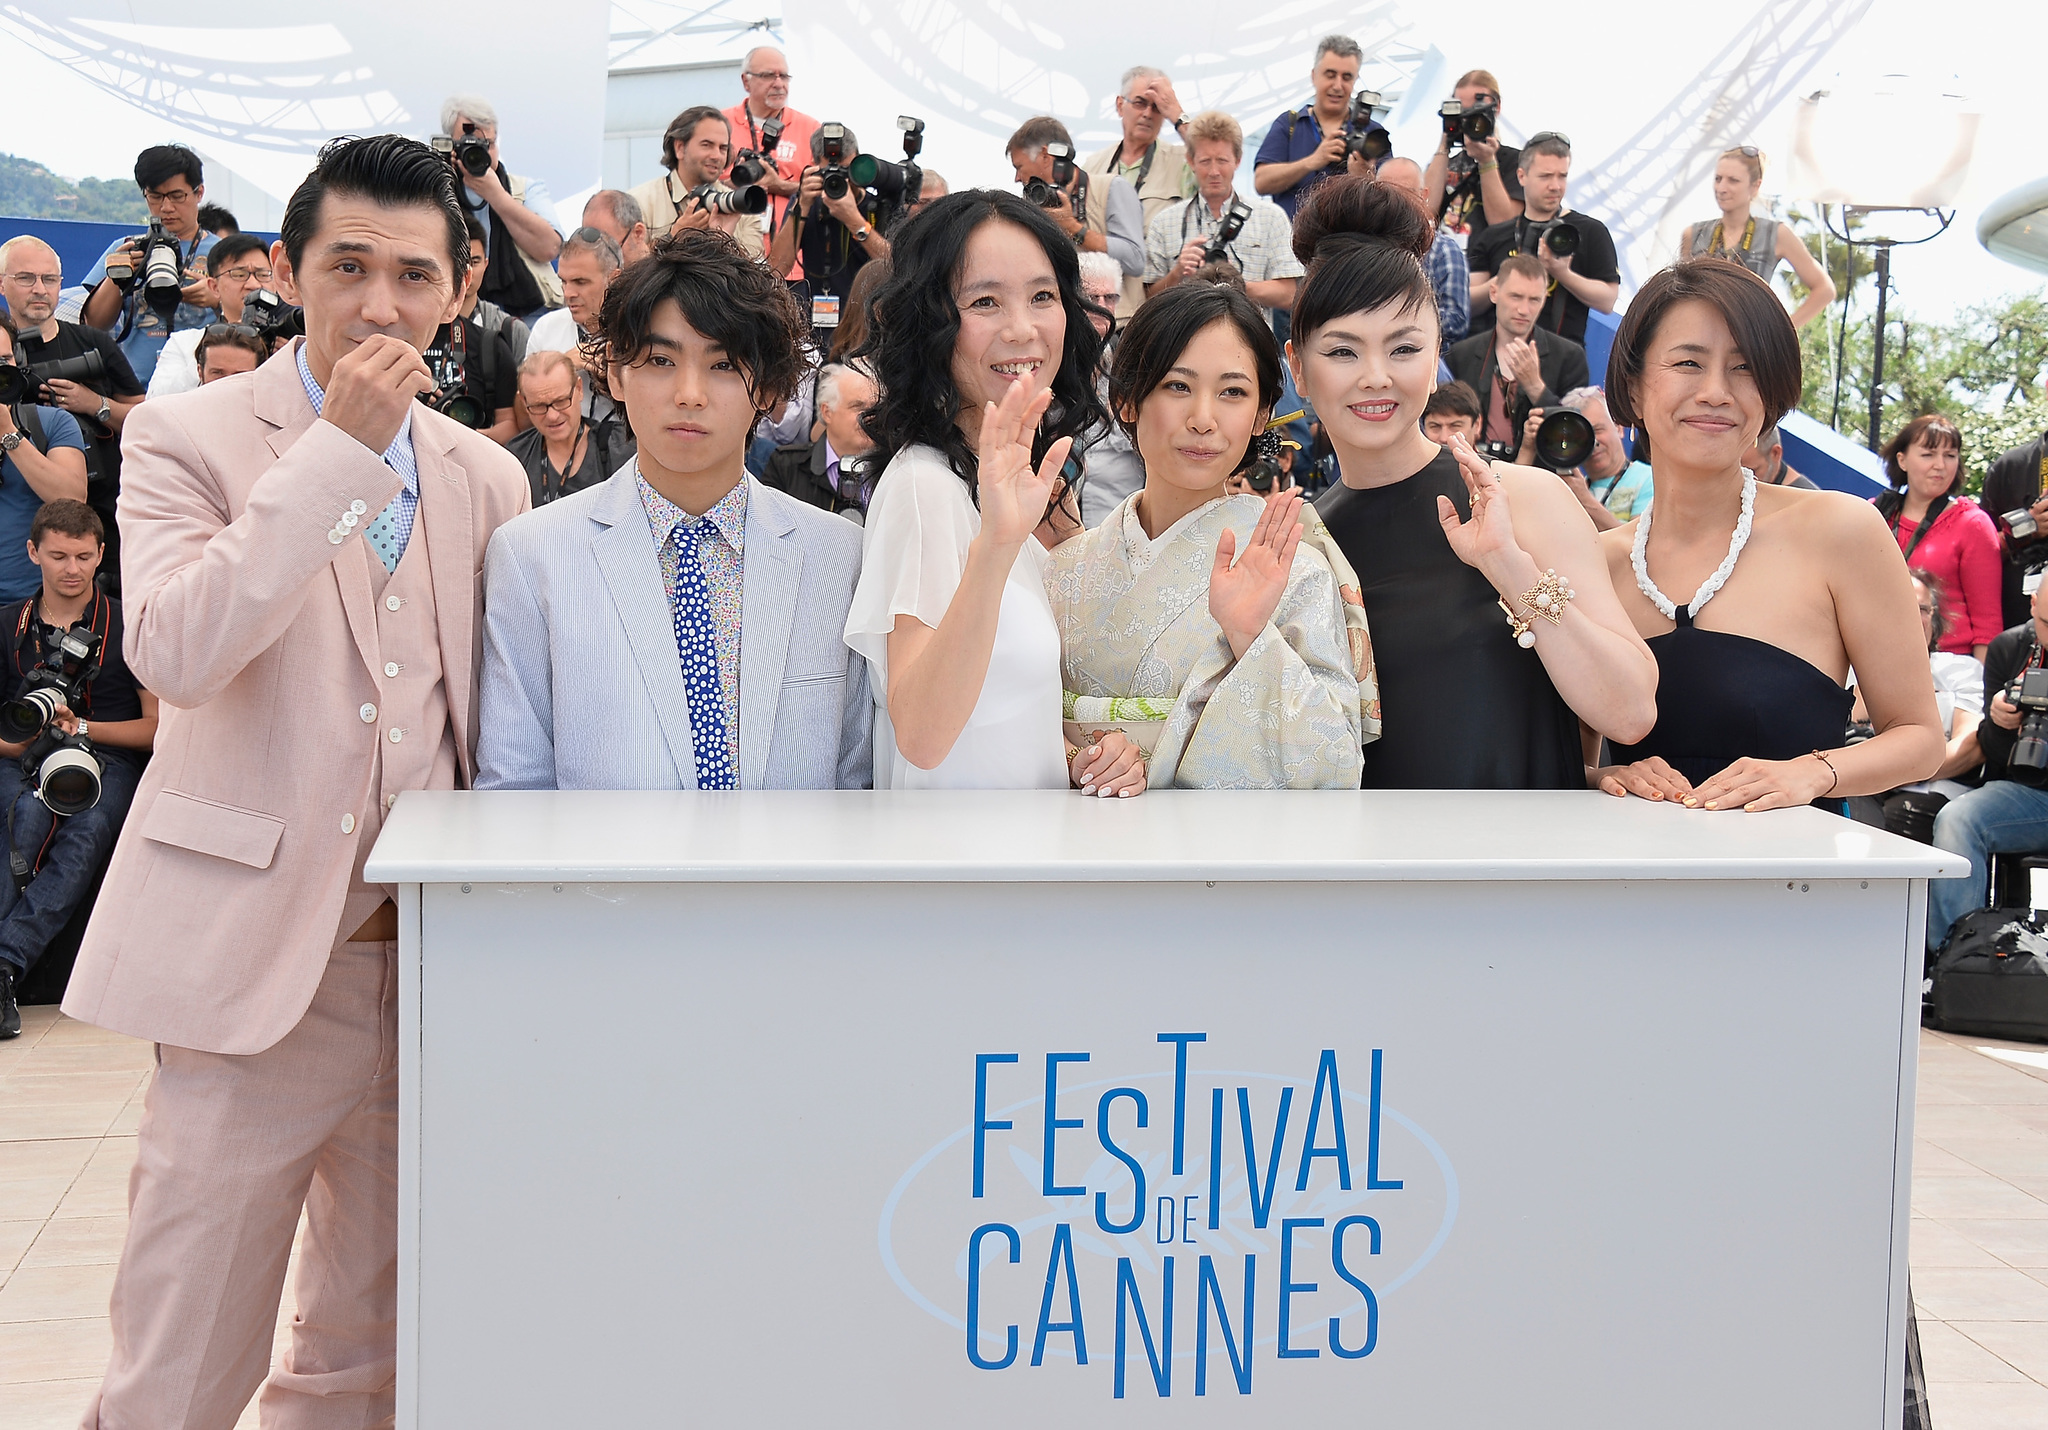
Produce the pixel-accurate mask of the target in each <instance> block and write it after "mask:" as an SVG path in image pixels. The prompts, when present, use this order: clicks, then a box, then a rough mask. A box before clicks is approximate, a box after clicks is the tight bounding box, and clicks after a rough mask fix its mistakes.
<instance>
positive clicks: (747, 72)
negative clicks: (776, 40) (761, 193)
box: [723, 45, 818, 228]
mask: <svg viewBox="0 0 2048 1430" xmlns="http://www.w3.org/2000/svg"><path fill="white" fill-rule="evenodd" d="M793 78H794V76H793V75H791V74H790V72H789V57H788V56H787V55H785V54H783V53H782V51H781V50H778V49H776V48H775V46H773V45H756V46H754V48H753V49H751V50H748V51H747V58H746V62H745V66H744V68H742V69H741V70H740V87H741V88H742V89H744V90H745V91H746V95H747V97H746V98H745V99H743V100H741V101H740V102H739V103H738V104H735V105H734V106H733V107H732V108H730V109H727V110H724V111H723V113H724V115H725V118H726V122H727V123H728V124H729V125H731V127H732V137H733V157H734V158H735V159H738V158H739V157H740V154H741V153H742V152H752V153H753V154H755V155H757V156H758V157H759V158H760V160H761V164H762V169H763V173H762V174H761V176H760V177H759V178H757V179H753V180H750V182H753V183H758V184H759V185H760V186H761V187H762V188H764V189H766V190H767V191H768V194H769V198H770V200H771V207H770V210H769V212H768V213H767V214H766V215H765V222H764V227H765V228H774V227H775V226H777V225H778V224H780V223H781V222H782V221H783V220H784V219H785V218H787V217H788V215H789V206H790V200H792V199H794V198H795V197H796V191H797V185H798V183H799V182H800V181H801V180H802V178H803V172H804V159H803V156H804V155H806V154H809V153H811V152H812V150H811V135H812V134H814V133H816V132H817V128H818V121H817V120H815V119H813V118H811V116H810V115H808V114H805V113H804V112H802V111H801V110H797V109H791V108H790V107H789V82H790V80H791V79H793ZM734 182H735V183H738V182H739V181H738V180H734Z"/></svg>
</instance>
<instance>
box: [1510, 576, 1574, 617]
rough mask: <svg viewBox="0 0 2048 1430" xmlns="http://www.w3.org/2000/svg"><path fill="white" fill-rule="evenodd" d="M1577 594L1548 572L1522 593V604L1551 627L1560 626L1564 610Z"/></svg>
mask: <svg viewBox="0 0 2048 1430" xmlns="http://www.w3.org/2000/svg"><path fill="white" fill-rule="evenodd" d="M1578 594H1579V593H1578V592H1576V591H1574V590H1573V589H1572V588H1571V586H1570V585H1568V584H1567V583H1566V581H1565V579H1564V578H1563V577H1562V576H1560V575H1558V574H1557V572H1556V571H1554V570H1549V571H1545V572H1544V573H1543V579H1542V580H1540V581H1538V582H1537V583H1536V584H1535V585H1533V586H1531V587H1530V588H1529V589H1528V590H1526V591H1524V592H1523V593H1522V604H1523V605H1525V606H1527V607H1528V608H1529V609H1530V610H1532V611H1534V612H1535V613H1536V614H1537V615H1539V616H1542V617H1543V618H1544V619H1545V620H1547V621H1549V622H1550V623H1551V624H1552V625H1553V626H1555V625H1562V624H1563V623H1564V608H1565V607H1566V606H1567V605H1569V604H1571V601H1572V598H1573V597H1574V596H1576V595H1578Z"/></svg>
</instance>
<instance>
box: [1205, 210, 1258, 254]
mask: <svg viewBox="0 0 2048 1430" xmlns="http://www.w3.org/2000/svg"><path fill="white" fill-rule="evenodd" d="M1249 217H1251V212H1250V210H1248V209H1246V208H1245V207H1244V206H1243V205H1241V204H1235V203H1234V204H1232V205H1231V206H1230V208H1229V209H1228V210H1227V211H1226V212H1225V213H1224V215H1223V222H1222V223H1220V224H1218V225H1217V226H1216V236H1215V237H1214V238H1212V239H1210V240H1209V244H1208V246H1207V247H1206V248H1204V249H1203V250H1202V262H1204V263H1214V262H1215V261H1216V260H1217V259H1219V258H1228V257H1229V256H1230V245H1231V244H1233V243H1236V242H1237V236H1238V235H1239V234H1241V233H1243V232H1244V221H1245V220H1246V219H1247V218H1249Z"/></svg>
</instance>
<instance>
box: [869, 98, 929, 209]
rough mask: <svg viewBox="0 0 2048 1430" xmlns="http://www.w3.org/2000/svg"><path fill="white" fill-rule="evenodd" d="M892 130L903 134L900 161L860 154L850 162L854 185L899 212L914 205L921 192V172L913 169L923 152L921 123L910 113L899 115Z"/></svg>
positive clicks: (922, 178) (922, 182)
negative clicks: (900, 131)
mask: <svg viewBox="0 0 2048 1430" xmlns="http://www.w3.org/2000/svg"><path fill="white" fill-rule="evenodd" d="M896 127H897V128H898V129H900V130H902V131H903V162H902V163H900V164H892V163H890V162H889V161H888V160H887V159H878V158H876V157H875V156H874V155H873V154H861V155H858V156H856V157H855V159H854V161H853V166H852V174H853V181H854V183H856V184H858V185H860V187H862V188H863V189H869V190H872V191H873V192H874V195H875V197H876V198H878V199H880V200H881V201H882V202H883V203H885V204H889V205H891V206H892V207H894V208H898V209H902V208H908V207H909V206H910V205H911V204H914V203H916V202H917V198H918V195H919V194H921V193H922V192H923V191H924V170H922V169H920V168H919V167H918V166H917V156H918V155H919V154H920V153H922V152H923V150H924V121H923V120H922V119H919V118H918V117H917V116H916V115H913V114H899V115H897V116H896Z"/></svg>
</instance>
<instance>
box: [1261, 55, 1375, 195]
mask: <svg viewBox="0 0 2048 1430" xmlns="http://www.w3.org/2000/svg"><path fill="white" fill-rule="evenodd" d="M1364 60H1365V51H1364V50H1362V49H1360V48H1359V46H1358V41H1356V40H1354V39H1352V38H1351V37H1350V36H1349V35H1325V36H1324V37H1323V40H1322V43H1321V44H1319V45H1317V46H1316V57H1315V63H1314V64H1312V65H1311V66H1310V67H1309V84H1310V85H1311V86H1312V87H1313V88H1314V90H1315V98H1314V99H1311V100H1310V101H1309V102H1308V103H1307V104H1304V105H1303V106H1302V107H1301V108H1299V109H1291V110H1289V111H1287V112H1286V113H1285V114H1282V115H1281V116H1280V117H1279V118H1277V119H1275V120H1274V121H1273V122H1272V124H1270V125H1269V126H1267V129H1266V137H1265V139H1263V140H1262V141H1261V142H1260V144H1259V152H1258V155H1257V157H1255V158H1254V159H1253V160H1252V188H1253V189H1255V190H1257V191H1258V192H1259V193H1261V194H1264V195H1266V196H1267V197H1269V198H1271V199H1272V200H1273V202H1275V203H1277V204H1278V205H1280V211H1281V212H1282V213H1284V214H1286V215H1287V218H1288V221H1289V222H1290V223H1291V222H1293V219H1294V215H1295V214H1296V213H1297V212H1299V211H1300V209H1301V201H1302V200H1303V199H1305V198H1307V197H1308V196H1309V195H1310V194H1311V193H1312V192H1314V190H1315V187H1316V185H1317V184H1320V183H1321V182H1322V181H1323V180H1324V179H1326V178H1328V177H1329V176H1330V175H1331V174H1341V173H1343V172H1344V170H1345V159H1346V156H1347V154H1348V153H1349V152H1350V147H1351V139H1352V138H1353V135H1354V131H1355V133H1356V136H1357V137H1358V138H1359V139H1360V140H1361V141H1363V140H1364V139H1365V137H1366V136H1367V135H1370V134H1373V133H1375V132H1376V133H1378V134H1379V135H1381V136H1382V137H1384V136H1385V135H1386V132H1387V130H1386V126H1384V125H1383V124H1381V123H1380V122H1379V121H1378V120H1376V119H1373V118H1371V117H1370V116H1369V115H1360V114H1358V113H1357V112H1356V110H1355V109H1354V107H1353V105H1352V90H1353V89H1354V88H1355V87H1356V85H1357V84H1358V69H1359V66H1360V65H1361V64H1363V63H1364ZM1389 152H1391V151H1389Z"/></svg>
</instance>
